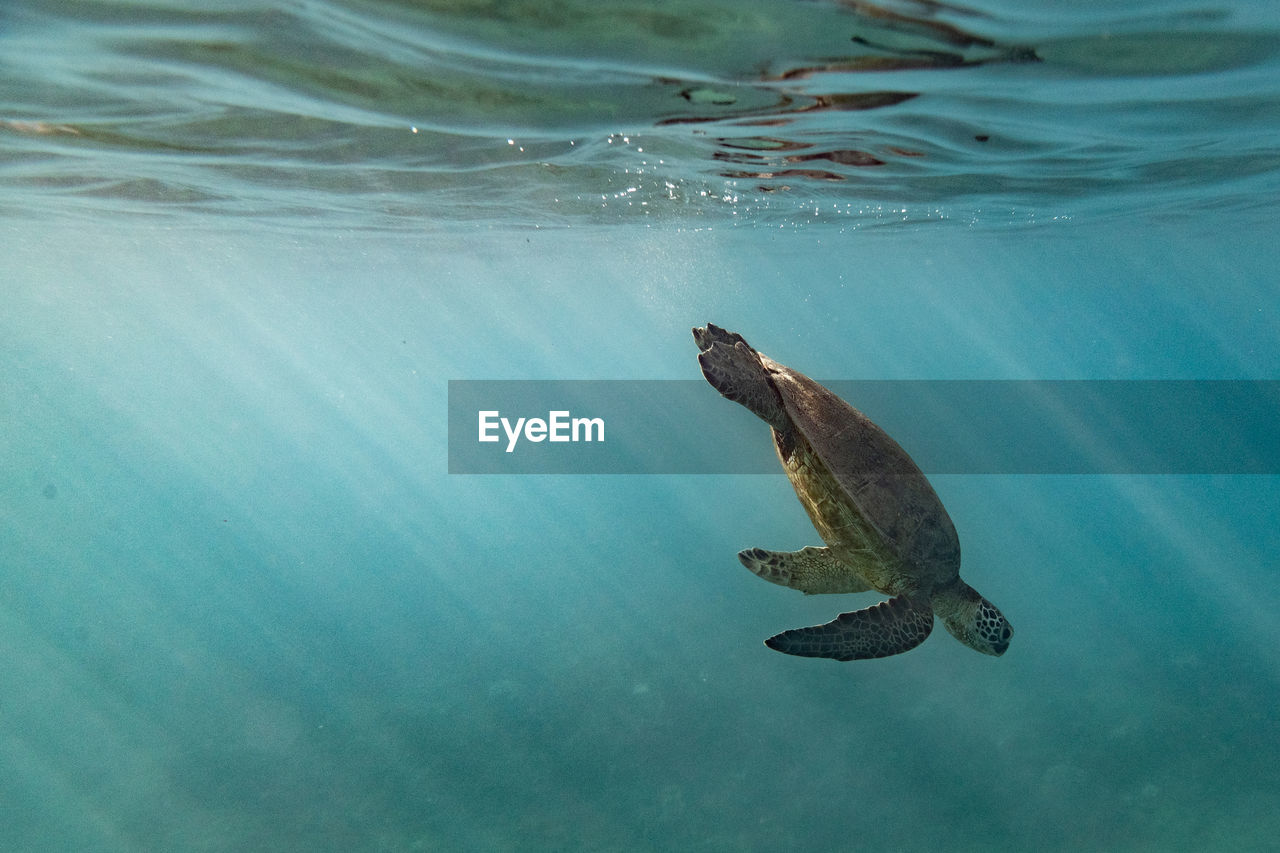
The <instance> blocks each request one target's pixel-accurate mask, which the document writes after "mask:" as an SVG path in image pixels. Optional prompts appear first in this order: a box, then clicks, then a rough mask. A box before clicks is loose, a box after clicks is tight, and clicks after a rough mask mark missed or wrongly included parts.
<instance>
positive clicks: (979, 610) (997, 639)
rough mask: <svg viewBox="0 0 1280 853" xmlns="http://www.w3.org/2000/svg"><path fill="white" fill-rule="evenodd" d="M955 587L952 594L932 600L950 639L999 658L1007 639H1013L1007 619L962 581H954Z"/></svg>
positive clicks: (1011, 628) (1006, 645)
mask: <svg viewBox="0 0 1280 853" xmlns="http://www.w3.org/2000/svg"><path fill="white" fill-rule="evenodd" d="M956 587H957V589H955V591H954V592H952V594H950V595H940V596H936V597H935V599H934V611H935V612H936V613H937V614H938V616H939V617H941V619H942V624H943V625H946V626H947V630H948V631H950V632H951V636H953V637H955V638H956V639H957V640H959V641H960V642H962V643H964V644H965V645H966V646H968V647H969V648H971V649H974V650H975V651H979V652H982V653H983V654H984V655H995V656H996V657H999V656H1000V655H1002V654H1004V653H1005V652H1006V651H1008V650H1009V640H1010V638H1011V637H1013V626H1012V625H1010V624H1009V620H1008V619H1005V618H1004V614H1003V613H1001V612H1000V611H999V609H997V608H996V606H995V605H994V604H992V603H991V602H990V601H987V600H986V599H985V598H983V597H982V596H981V595H979V594H978V593H977V591H976V590H975V589H974V588H973V587H971V586H969V585H968V584H966V583H965V582H964V581H957V582H956ZM947 592H951V591H950V590H948V591H947ZM939 599H944V600H939ZM945 599H950V600H945ZM948 605H949V606H948Z"/></svg>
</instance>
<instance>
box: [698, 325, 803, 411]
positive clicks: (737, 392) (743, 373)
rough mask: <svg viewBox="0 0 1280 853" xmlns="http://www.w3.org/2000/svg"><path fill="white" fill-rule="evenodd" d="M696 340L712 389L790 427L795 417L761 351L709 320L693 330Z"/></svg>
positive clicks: (702, 365)
mask: <svg viewBox="0 0 1280 853" xmlns="http://www.w3.org/2000/svg"><path fill="white" fill-rule="evenodd" d="M693 339H694V340H695V341H696V342H697V344H698V349H700V350H701V352H700V353H699V354H698V365H699V366H700V367H701V368H702V375H703V376H705V377H706V378H707V382H709V383H711V387H712V388H715V389H716V390H717V391H719V392H720V393H721V395H723V396H724V397H725V398H726V399H729V400H732V401H733V402H735V403H741V404H742V405H743V406H745V407H746V408H747V409H749V410H750V411H751V413H752V414H753V415H755V416H756V417H758V418H760V419H761V420H762V421H764V422H765V423H767V424H768V425H769V426H771V427H774V428H775V429H779V430H786V429H789V425H790V423H791V417H790V415H788V414H787V409H786V406H784V405H783V403H782V396H781V395H780V394H779V393H778V389H777V388H775V387H773V382H771V381H770V380H769V374H768V373H767V372H766V371H765V368H764V364H763V362H761V361H760V354H759V353H757V352H756V351H755V350H754V349H752V348H751V346H750V344H748V343H747V342H746V341H744V340H743V339H742V336H741V335H739V334H736V333H734V332H727V331H725V330H724V329H722V328H720V327H719V326H717V325H715V324H713V323H708V324H707V326H706V328H698V329H694V330H693Z"/></svg>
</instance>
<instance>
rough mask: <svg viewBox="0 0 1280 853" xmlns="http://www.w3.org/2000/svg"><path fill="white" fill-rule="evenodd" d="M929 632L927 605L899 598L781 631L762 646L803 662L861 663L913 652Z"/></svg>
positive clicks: (902, 597)
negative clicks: (811, 625)
mask: <svg viewBox="0 0 1280 853" xmlns="http://www.w3.org/2000/svg"><path fill="white" fill-rule="evenodd" d="M932 630H933V610H932V609H930V607H929V604H928V602H921V601H912V600H911V599H908V598H905V597H904V596H901V595H900V596H898V597H897V598H891V599H889V600H888V601H882V602H880V603H879V604H877V605H874V606H872V607H868V608H866V609H865V610H858V611H855V612H853V613H841V614H840V615H839V616H837V617H836V618H835V619H833V620H832V621H830V622H828V623H827V624H825V625H814V626H813V627H811V628H793V629H791V630H790V631H783V632H782V633H781V634H776V635H775V636H772V637H770V638H769V639H767V640H765V641H764V644H765V645H766V646H768V647H769V648H771V649H775V650H776V651H779V652H785V653H786V654H789V655H799V656H801V657H807V658H833V659H835V660H865V659H866V658H884V657H889V656H890V655H896V654H900V653H901V652H905V651H907V650H909V649H914V648H915V647H916V646H918V645H920V644H921V643H923V642H924V640H925V638H926V637H928V636H929V632H930V631H932Z"/></svg>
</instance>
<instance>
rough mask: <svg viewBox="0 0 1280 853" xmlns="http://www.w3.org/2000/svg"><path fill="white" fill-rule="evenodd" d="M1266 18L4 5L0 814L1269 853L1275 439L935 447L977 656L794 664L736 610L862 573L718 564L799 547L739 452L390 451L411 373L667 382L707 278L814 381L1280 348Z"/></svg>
mask: <svg viewBox="0 0 1280 853" xmlns="http://www.w3.org/2000/svg"><path fill="white" fill-rule="evenodd" d="M1278 33H1280V19H1278V18H1277V16H1276V12H1275V10H1274V7H1273V6H1272V5H1271V4H1269V3H1246V2H1235V3H1225V4H1217V5H1214V6H1204V5H1197V4H1194V3H1184V2H1160V3H1146V4H1134V3H1123V4H1122V3H1113V2H1093V3H1083V4H1072V6H1071V9H1070V10H1069V11H1063V10H1062V9H1061V8H1060V4H1051V3H1033V4H1027V3H1017V4H1014V3H1006V2H1003V0H984V2H982V3H981V4H979V5H973V4H970V5H967V6H965V7H963V8H960V7H945V6H938V5H935V4H931V3H930V4H923V3H920V4H915V3H902V4H890V5H885V6H878V7H873V6H869V5H865V4H849V5H840V4H836V3H823V2H800V3H778V2H771V3H756V2H747V3H732V4H730V3H714V2H702V3H692V2H691V3H684V4H664V3H656V2H649V3H643V2H627V3H624V2H618V3H604V4H573V3H569V2H565V3H520V2H509V3H504V2H485V3H479V2H477V3H457V2H451V3H430V2H426V3H395V2H357V1H356V0H344V2H324V3H321V2H317V3H305V4H292V5H289V6H287V7H283V8H281V9H279V10H277V11H273V12H264V11H262V10H261V9H259V8H258V7H257V6H256V5H254V4H247V3H236V2H225V3H215V4H210V3H204V4H194V3H193V4H187V5H184V4H180V3H176V2H147V3H141V2H139V3H107V2H101V3H88V2H86V3H79V4H74V6H72V5H71V4H67V5H54V4H45V3H36V2H16V3H9V4H6V5H5V7H4V9H3V11H0V64H2V65H3V68H4V73H3V75H0V192H2V193H3V194H2V195H0V198H2V199H3V200H4V204H3V206H2V207H0V241H2V242H0V245H2V246H3V262H2V263H0V271H2V272H0V276H2V281H3V287H4V300H3V305H2V307H0V365H3V366H2V368H0V383H2V384H0V414H2V416H3V423H4V429H3V431H0V472H3V473H2V474H0V649H2V652H0V668H2V669H0V766H3V767H4V768H5V772H4V773H3V774H0V847H2V848H4V849H13V850H104V851H114V850H121V851H134V850H137V851H142V850H219V851H222V850H226V851H231V850H235V851H240V850H307V851H311V850H477V851H481V850H505V849H509V850H516V849H519V850H616V851H632V850H655V851H656V850H685V849H687V850H761V851H768V850H785V849H793V848H798V847H801V846H805V847H827V848H831V849H840V850H843V849H868V850H880V849H884V850H907V851H914V850H973V851H978V850H982V851H988V850H1010V851H1017V850H1029V849H1039V850H1062V851H1074V850H1083V849H1094V850H1188V851H1193V850H1194V851H1198V850H1266V849H1274V846H1275V843H1276V842H1275V839H1276V838H1277V837H1280V819H1278V818H1277V817H1276V816H1277V815H1280V770H1278V769H1277V764H1276V761H1275V755H1276V743H1277V734H1278V733H1277V730H1276V724H1275V721H1274V709H1275V708H1276V707H1277V704H1278V700H1280V665H1278V664H1277V661H1276V657H1275V654H1274V648H1275V645H1276V638H1277V635H1280V618H1278V617H1277V615H1276V614H1277V612H1280V610H1278V607H1280V595H1277V584H1276V582H1275V554H1276V553H1277V551H1278V550H1280V532H1277V528H1276V524H1275V519H1276V517H1277V510H1278V509H1280V476H1228V475H1225V474H1208V475H1198V476H1185V475H1169V476H1122V475H1091V476H1046V475H1034V474H1022V475H991V474H947V475H939V476H935V477H933V483H934V485H935V487H936V489H937V491H938V493H939V494H940V496H941V497H942V499H943V501H944V502H945V503H946V505H947V508H948V510H949V512H950V514H951V516H952V518H953V519H954V521H955V523H956V527H957V529H958V531H959V534H960V539H961V542H962V546H963V549H964V563H963V569H962V570H963V574H964V577H965V579H966V580H967V581H968V582H969V583H971V584H972V585H974V586H975V587H976V588H978V589H979V590H980V591H981V592H982V593H983V594H984V595H986V596H987V597H988V598H990V599H991V600H993V601H994V602H996V603H997V604H998V606H999V607H1000V608H1001V610H1002V611H1003V612H1004V613H1005V615H1006V616H1007V617H1008V618H1009V620H1010V621H1011V622H1012V623H1013V625H1014V627H1015V629H1016V632H1017V633H1016V635H1015V637H1014V639H1013V643H1012V646H1011V648H1010V650H1009V652H1008V653H1007V654H1006V655H1004V656H1003V657H1002V658H999V659H995V658H989V657H985V656H982V655H978V654H975V653H974V652H972V651H970V650H969V649H966V648H965V647H963V646H962V645H960V644H958V643H956V642H955V641H954V640H952V639H951V638H950V637H949V636H948V635H946V633H945V632H943V631H940V630H935V632H934V633H935V636H933V637H931V638H930V639H929V640H928V641H927V642H926V643H924V644H923V645H922V646H920V647H919V648H917V649H915V650H913V651H911V652H908V653H907V654H904V655H901V656H897V657H892V658H887V659H883V660H877V661H861V662H854V663H849V664H837V663H834V662H830V661H822V660H807V659H800V658H794V657H788V656H784V655H780V654H777V653H775V652H773V651H771V650H769V649H767V648H766V647H764V645H763V644H762V640H763V639H764V638H765V637H767V636H770V635H771V634H773V633H776V632H777V631H780V630H783V629H786V628H791V627H796V626H799V625H807V624H815V623H818V622H823V621H827V620H828V619H830V618H832V617H833V616H834V615H835V614H837V613H839V612H841V611H845V610H852V609H856V608H859V607H862V606H866V605H867V604H869V603H871V602H872V601H874V600H875V599H874V598H872V597H870V596H857V597H854V596H842V597H829V596H818V597H811V598H806V597H803V596H800V595H799V594H797V593H794V592H791V591H789V590H786V589H782V588H780V587H776V586H772V585H769V584H766V583H763V582H761V581H760V580H758V579H757V578H755V577H753V576H751V574H750V573H748V572H747V571H746V570H744V569H743V568H742V567H741V566H740V565H739V564H738V562H737V560H736V558H735V554H736V552H737V551H739V550H741V549H743V548H746V547H749V546H761V547H766V548H775V549H790V548H799V547H801V546H803V545H808V544H815V541H816V540H815V535H814V533H813V530H812V527H811V526H810V524H809V522H808V520H807V518H806V517H805V515H804V513H803V510H802V509H801V507H800V506H799V504H798V503H797V502H796V500H795V497H794V495H793V493H792V491H791V488H790V486H789V484H788V483H787V481H786V480H785V478H783V477H782V476H780V475H761V476H723V475H696V476H695V475H679V474H669V475H668V474H664V475H648V476H642V475H630V476H628V475H615V476H587V475H578V476H575V475H556V476H515V475H510V476H465V475H450V474H448V473H447V471H448V468H447V453H446V445H447V425H448V412H447V382H448V380H451V379H452V380H458V379H650V380H653V379H659V380H665V379H681V380H690V379H697V378H698V376H699V374H698V368H697V363H696V360H695V356H696V351H697V350H696V347H695V345H694V343H693V340H692V338H691V337H690V335H689V328H690V327H691V326H694V325H702V324H704V323H705V322H707V321H708V320H710V321H712V322H715V323H717V324H719V325H722V326H726V327H728V328H730V329H733V330H735V331H739V332H741V333H742V334H743V335H744V336H745V337H746V338H747V340H749V341H751V342H752V343H753V344H754V345H755V346H757V347H758V348H759V349H760V350H761V351H763V352H765V353H767V354H769V355H771V356H773V357H774V358H776V359H778V360H779V361H782V362H783V363H786V364H789V365H791V366H793V367H795V368H797V369H799V370H802V371H804V372H805V373H807V374H809V375H812V376H815V377H821V378H829V379H848V380H860V379H871V380H880V379H930V380H943V379H984V380H988V379H1088V380H1124V379H1143V380H1162V379H1180V380H1187V379H1191V380H1199V379H1264V380H1265V379H1277V378H1280V334H1277V332H1278V331H1280V313H1278V312H1280V299H1278V298H1277V297H1278V295H1280V294H1278V293H1277V291H1278V289H1280V288H1278V287H1277V280H1276V274H1275V270H1276V269H1277V268H1278V267H1280V250H1278V249H1277V244H1276V241H1275V239H1274V223H1273V217H1272V215H1271V213H1272V207H1273V206H1274V202H1275V198H1276V195H1277V189H1278V188H1280V186H1278V185H1280V180H1278V175H1280V170H1278V168H1277V167H1278V166H1280V162H1278V161H1277V158H1276V154H1275V144H1274V140H1275V139H1276V138H1278V134H1280V109H1277V106H1280V105H1278V104H1277V101H1278V100H1280V98H1278V97H1277V96H1278V94H1280V59H1278V57H1280V53H1278V49H1280V39H1278ZM415 128H416V132H415V130H414V129H415ZM979 137H984V139H979ZM872 161H876V162H872ZM706 392H707V394H708V395H712V396H714V394H715V392H714V391H713V390H712V389H710V388H709V387H708V388H707V389H706ZM852 402H854V404H855V405H856V404H857V403H858V401H857V400H853V401H852ZM723 412H724V417H725V419H726V421H728V420H729V419H731V418H735V417H742V416H744V413H742V412H741V410H739V409H737V407H734V406H732V405H731V404H729V403H724V404H723ZM1070 415H1071V413H1064V418H1069V417H1070ZM962 426H963V425H962ZM937 429H938V428H937V426H936V425H934V424H929V425H927V427H922V428H921V430H919V432H916V431H915V430H913V428H912V427H911V425H910V424H909V423H907V424H903V425H902V426H901V427H898V428H895V430H894V435H895V438H897V439H898V440H899V441H900V442H901V443H902V444H903V445H904V446H905V447H906V448H907V449H908V450H911V448H912V443H913V438H915V439H916V440H922V439H920V438H918V436H924V435H927V434H930V433H935V432H936V431H937ZM969 431H971V430H969ZM1198 438H1199V440H1202V441H1205V442H1213V441H1214V440H1215V439H1216V438H1217V436H1216V435H1215V434H1213V433H1206V434H1204V435H1201V436H1198ZM760 441H761V443H762V444H763V445H767V442H768V437H767V434H766V433H765V432H764V431H763V430H762V431H761V434H760ZM1278 473H1280V472H1278Z"/></svg>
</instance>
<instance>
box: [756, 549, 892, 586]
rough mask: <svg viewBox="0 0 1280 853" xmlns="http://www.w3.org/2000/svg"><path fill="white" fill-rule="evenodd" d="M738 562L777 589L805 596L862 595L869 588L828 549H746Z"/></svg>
mask: <svg viewBox="0 0 1280 853" xmlns="http://www.w3.org/2000/svg"><path fill="white" fill-rule="evenodd" d="M738 559H739V560H740V561H741V562H742V565H744V566H746V567H747V568H748V569H750V570H751V571H752V573H753V574H756V575H758V576H760V577H762V578H764V579H765V580H767V581H769V582H770V583H776V584H777V585H778V586H788V587H791V588H792V589H798V590H800V591H801V592H803V593H804V594H805V595H816V594H818V593H844V592H866V591H867V590H869V589H871V587H870V586H869V585H868V584H867V582H866V581H864V580H863V579H862V578H861V577H859V576H858V575H856V574H855V573H854V572H851V571H850V570H849V567H848V566H846V565H845V564H844V563H842V562H840V560H838V559H836V557H835V556H833V555H832V553H831V549H830V548H814V547H812V546H810V547H808V548H801V549H800V550H799V551H766V550H765V549H763V548H748V549H747V550H745V551H739V552H738Z"/></svg>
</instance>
